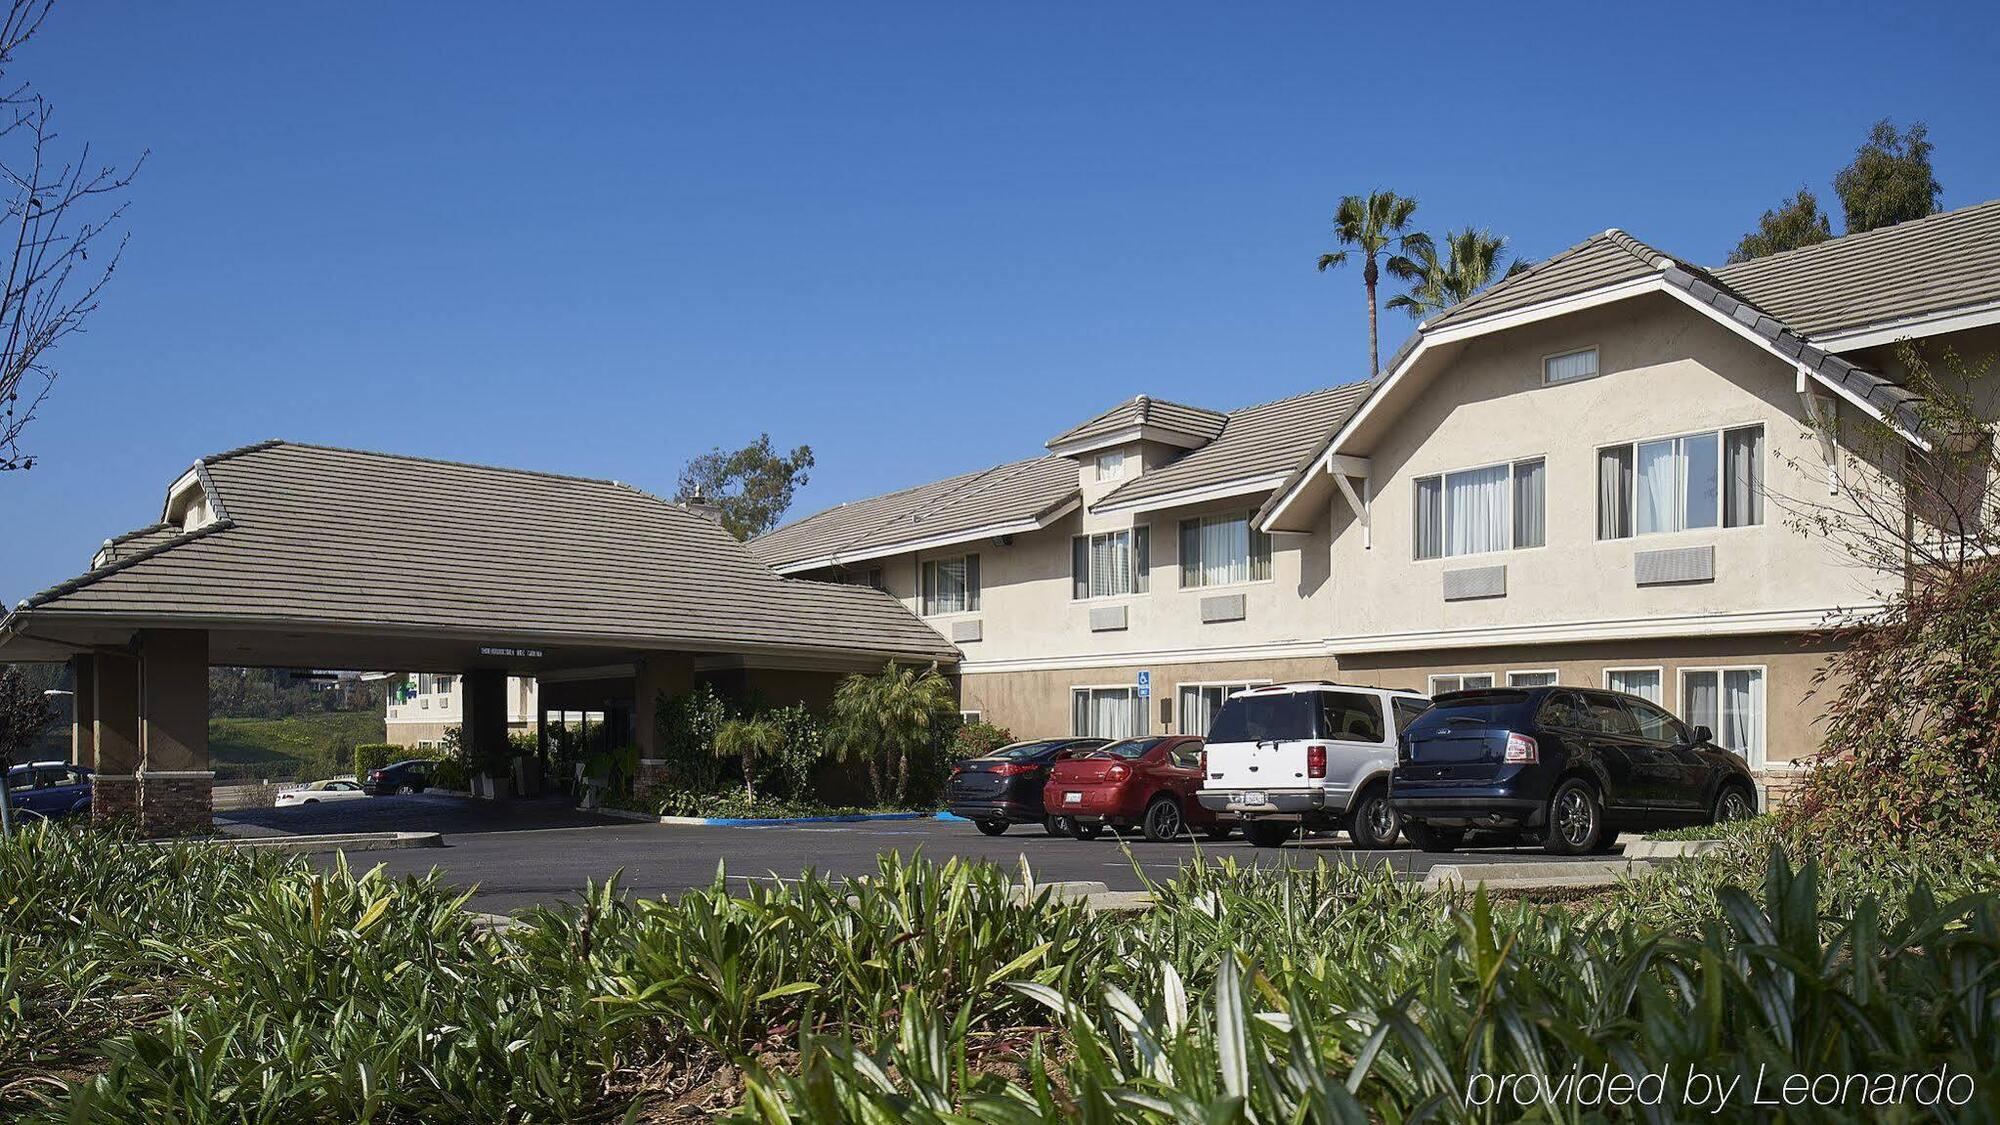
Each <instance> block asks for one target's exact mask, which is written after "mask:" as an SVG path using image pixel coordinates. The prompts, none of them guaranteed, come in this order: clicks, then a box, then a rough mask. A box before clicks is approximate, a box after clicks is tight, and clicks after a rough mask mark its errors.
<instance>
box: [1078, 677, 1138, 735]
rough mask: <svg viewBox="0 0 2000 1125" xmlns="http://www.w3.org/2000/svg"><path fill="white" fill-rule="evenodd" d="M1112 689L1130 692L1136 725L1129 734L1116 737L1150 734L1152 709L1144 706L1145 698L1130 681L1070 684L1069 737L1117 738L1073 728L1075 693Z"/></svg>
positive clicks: (1092, 692)
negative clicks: (1135, 728)
mask: <svg viewBox="0 0 2000 1125" xmlns="http://www.w3.org/2000/svg"><path fill="white" fill-rule="evenodd" d="M1112 691H1122V692H1128V693H1130V699H1131V704H1132V715H1133V718H1134V720H1135V721H1136V725H1137V727H1138V729H1137V730H1135V731H1133V732H1132V733H1131V734H1127V735H1120V736H1118V738H1146V737H1148V736H1150V735H1151V733H1152V725H1153V724H1152V716H1151V714H1150V712H1151V710H1152V709H1151V708H1150V707H1148V706H1146V704H1147V700H1146V698H1145V697H1143V696H1141V695H1140V694H1139V685H1138V684H1132V683H1120V684H1071V685H1070V687H1069V712H1070V727H1071V732H1072V733H1071V734H1070V737H1071V738H1103V739H1107V740H1109V741H1114V742H1115V741H1117V740H1118V739H1117V738H1114V737H1113V736H1111V735H1107V734H1092V733H1090V732H1088V731H1079V730H1075V727H1076V697H1077V694H1078V693H1080V692H1086V693H1089V694H1092V695H1095V694H1096V693H1098V692H1112Z"/></svg>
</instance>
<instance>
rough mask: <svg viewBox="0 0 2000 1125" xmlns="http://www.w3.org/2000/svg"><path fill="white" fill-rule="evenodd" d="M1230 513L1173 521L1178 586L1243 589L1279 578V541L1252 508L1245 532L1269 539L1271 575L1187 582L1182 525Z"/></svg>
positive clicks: (1175, 574) (1176, 581)
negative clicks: (1262, 527) (1261, 527)
mask: <svg viewBox="0 0 2000 1125" xmlns="http://www.w3.org/2000/svg"><path fill="white" fill-rule="evenodd" d="M1229 515H1230V513H1229V512H1209V513H1206V514H1204V515H1194V516H1184V517H1182V518H1180V519H1177V520H1175V521H1173V522H1174V581H1175V583H1176V584H1177V586H1178V588H1180V589H1182V590H1201V591H1204V592H1206V591H1210V590H1241V589H1245V588H1247V587H1251V586H1269V585H1271V584H1272V583H1274V582H1276V581H1277V580H1278V541H1277V540H1276V539H1274V538H1272V537H1271V534H1270V533H1269V532H1267V531H1259V530H1258V529H1257V513H1256V512H1255V511H1254V510H1252V511H1248V512H1245V513H1243V523H1244V530H1245V533H1246V534H1248V535H1262V536H1263V537H1264V538H1265V539H1266V540H1269V542H1270V547H1271V550H1270V557H1269V558H1268V559H1267V560H1266V565H1267V566H1268V567H1269V569H1270V571H1271V577H1269V578H1245V579H1244V580H1243V581H1241V582H1214V583H1208V584H1203V583H1200V582H1197V583H1195V584H1194V585H1192V586H1190V585H1188V584H1187V581H1186V579H1187V570H1186V569H1185V567H1184V566H1183V560H1182V559H1181V557H1180V550H1181V525H1182V524H1184V523H1192V522H1197V521H1200V520H1212V519H1215V518H1217V517H1221V516H1229ZM1244 550H1245V551H1246V552H1248V550H1249V544H1248V542H1247V541H1246V542H1245V544H1244ZM1250 557H1251V556H1250V555H1248V554H1247V553H1246V554H1245V555H1244V561H1245V562H1246V563H1247V562H1248V561H1249V560H1250ZM1218 682H1220V683H1234V682H1235V681H1234V680H1221V681H1218Z"/></svg>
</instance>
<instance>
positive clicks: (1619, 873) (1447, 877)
mask: <svg viewBox="0 0 2000 1125" xmlns="http://www.w3.org/2000/svg"><path fill="white" fill-rule="evenodd" d="M1647 867H1648V865H1646V864H1643V863H1634V862H1631V861H1629V860H1607V861H1605V862H1602V863H1441V864H1438V865H1437V866H1435V867H1433V868H1431V869H1430V871H1428V872H1426V873H1425V875H1424V883H1423V885H1424V888H1425V889H1426V890H1438V889H1441V888H1444V887H1447V886H1455V887H1460V888H1471V887H1475V886H1479V885H1482V884H1483V885H1485V886H1488V887H1492V888H1494V889H1496V890H1497V889H1501V888H1507V889H1517V890H1532V889H1535V888H1538V887H1610V886H1616V885H1617V884H1618V881H1619V880H1621V879H1625V878H1629V877H1630V876H1632V875H1635V874H1638V873H1640V872H1643V871H1645V870H1647Z"/></svg>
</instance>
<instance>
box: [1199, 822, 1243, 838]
mask: <svg viewBox="0 0 2000 1125" xmlns="http://www.w3.org/2000/svg"><path fill="white" fill-rule="evenodd" d="M1235 830H1236V826H1235V825H1233V824H1229V823H1227V822H1224V823H1221V824H1211V825H1209V826H1208V827H1207V828H1204V829H1202V830H1201V834H1202V836H1203V837H1205V838H1207V839H1210V840H1227V839H1229V834H1230V833H1231V832H1234V831H1235Z"/></svg>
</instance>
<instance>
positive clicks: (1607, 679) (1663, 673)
mask: <svg viewBox="0 0 2000 1125" xmlns="http://www.w3.org/2000/svg"><path fill="white" fill-rule="evenodd" d="M1613 672H1651V673H1652V674H1653V676H1654V677H1655V678H1656V679H1657V680H1658V681H1659V689H1660V698H1659V699H1646V697H1645V696H1643V695H1639V693H1638V692H1626V693H1625V694H1628V695H1633V696H1637V697H1638V698H1640V699H1646V702H1648V703H1651V704H1652V705H1653V706H1655V707H1660V708H1666V706H1667V702H1666V694H1667V669H1666V666H1665V665H1662V664H1621V665H1618V666H1615V667H1607V668H1606V669H1604V673H1603V675H1602V677H1601V679H1602V681H1603V683H1604V690H1605V691H1621V690H1623V689H1620V688H1615V687H1612V686H1611V674H1612V673H1613Z"/></svg>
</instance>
